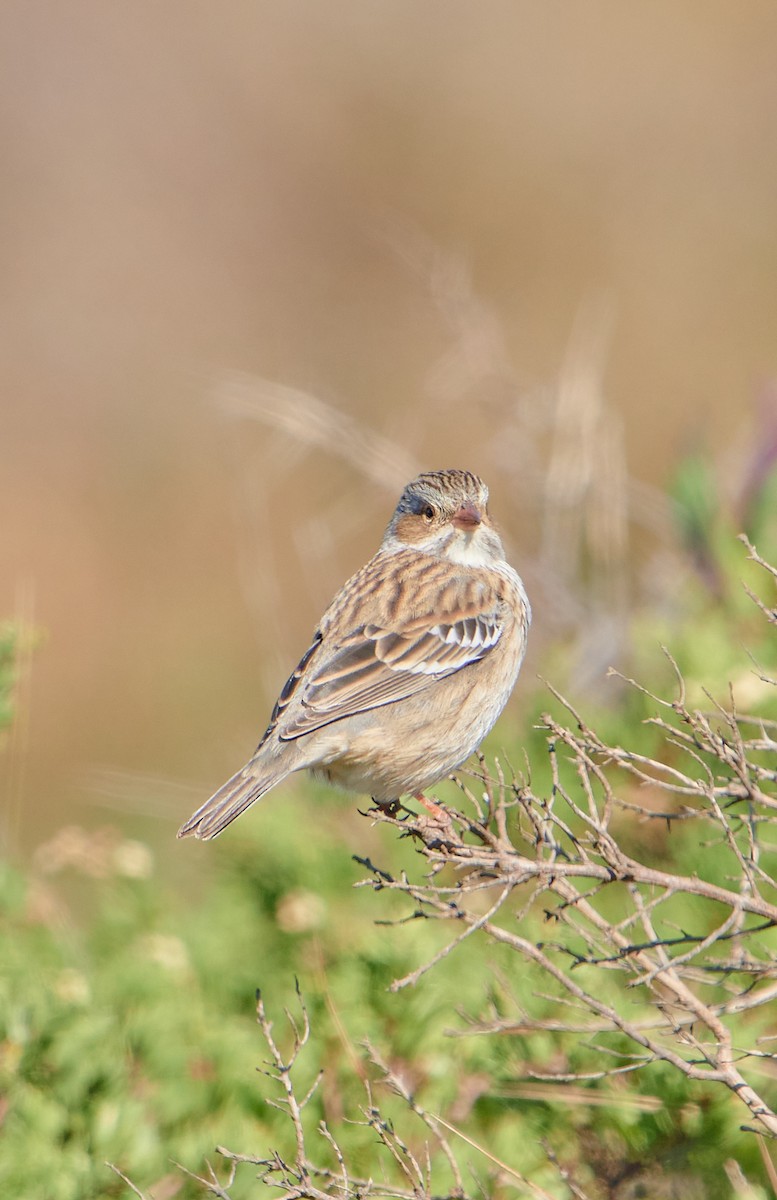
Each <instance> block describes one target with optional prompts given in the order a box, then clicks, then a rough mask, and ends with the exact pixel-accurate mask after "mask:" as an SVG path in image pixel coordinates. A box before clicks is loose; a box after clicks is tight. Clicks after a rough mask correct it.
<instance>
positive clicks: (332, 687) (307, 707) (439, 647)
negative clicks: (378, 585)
mask: <svg viewBox="0 0 777 1200" xmlns="http://www.w3.org/2000/svg"><path fill="white" fill-rule="evenodd" d="M501 635H502V623H501V620H500V613H499V610H498V609H497V608H494V609H493V610H492V611H490V612H481V613H477V614H476V615H472V614H471V613H469V614H467V615H466V616H461V617H460V618H458V619H453V618H451V619H450V620H449V621H440V620H439V619H437V618H436V617H431V616H430V617H427V618H418V619H416V620H415V621H414V622H413V623H412V625H411V626H409V627H408V628H406V629H405V630H404V631H403V632H401V633H399V632H397V631H396V630H393V629H388V628H385V627H383V626H381V625H378V624H374V623H372V624H367V625H363V626H361V627H360V628H358V629H355V630H354V631H353V632H352V633H350V634H349V635H348V636H347V637H345V638H344V639H343V640H342V641H341V642H340V644H339V645H338V646H337V647H336V648H335V649H334V651H333V652H331V653H330V655H329V656H328V657H326V658H323V656H322V660H321V662H316V661H309V662H308V667H307V670H306V671H305V678H304V680H301V681H300V680H299V676H297V679H296V680H295V683H294V687H293V689H292V692H293V700H294V703H293V704H292V703H289V704H288V708H287V710H286V711H285V712H278V713H277V715H276V714H273V715H274V717H276V719H277V725H278V736H279V737H280V739H281V740H282V741H293V740H294V739H295V738H298V737H302V736H303V735H304V734H306V733H312V732H313V731H314V730H316V729H321V728H322V727H323V726H325V725H329V724H331V723H332V722H333V721H340V720H342V719H343V718H345V717H351V716H354V715H355V714H356V713H361V712H367V711H368V710H369V709H372V708H379V707H381V706H382V705H385V704H394V703H396V701H398V700H404V699H405V698H406V697H408V696H412V695H414V694H416V693H417V692H420V691H422V690H424V689H425V688H428V687H431V686H432V685H433V684H434V683H435V682H436V681H438V680H440V679H444V678H446V676H448V675H452V674H454V673H455V672H456V671H461V670H463V669H464V668H465V667H467V666H469V665H470V664H471V663H474V662H478V661H479V660H480V659H482V658H484V657H485V655H486V654H488V653H489V651H491V650H492V649H493V648H494V646H495V645H496V644H497V642H498V641H499V639H500V637H501ZM296 674H297V673H296V672H295V675H296ZM292 679H294V676H292ZM290 683H291V681H290ZM298 683H301V686H298ZM290 699H291V698H290Z"/></svg>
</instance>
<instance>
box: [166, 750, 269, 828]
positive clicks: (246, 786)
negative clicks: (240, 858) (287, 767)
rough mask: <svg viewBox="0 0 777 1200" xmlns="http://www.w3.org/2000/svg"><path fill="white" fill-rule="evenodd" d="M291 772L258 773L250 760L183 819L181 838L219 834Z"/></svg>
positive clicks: (255, 765) (254, 764)
mask: <svg viewBox="0 0 777 1200" xmlns="http://www.w3.org/2000/svg"><path fill="white" fill-rule="evenodd" d="M288 774H289V772H288V771H277V770H276V771H273V772H270V773H268V772H267V771H265V772H263V773H261V774H259V773H258V772H257V764H256V763H248V764H247V765H246V766H245V767H243V769H242V770H241V771H238V772H237V774H236V775H233V776H232V778H231V779H228V780H227V782H226V783H225V784H224V785H223V787H220V788H219V790H218V791H217V792H215V793H214V794H213V795H212V796H211V798H210V800H206V801H205V803H204V804H203V805H202V806H201V807H200V808H198V809H197V811H196V813H194V814H193V815H192V816H191V817H189V820H188V821H185V822H184V824H183V825H182V826H181V828H180V829H179V830H178V837H179V838H183V837H191V836H192V835H194V837H197V838H201V839H202V841H204V842H208V841H210V839H211V838H214V837H217V836H218V834H220V833H221V832H222V830H224V829H226V827H227V825H229V824H231V822H232V821H234V819H235V817H239V816H240V814H241V813H242V812H245V810H246V809H247V808H249V807H250V805H252V804H253V803H254V801H255V800H259V799H260V798H261V797H262V796H263V795H264V794H265V792H269V790H270V788H272V787H275V785H276V783H280V781H281V780H282V779H285V778H286V776H287V775H288Z"/></svg>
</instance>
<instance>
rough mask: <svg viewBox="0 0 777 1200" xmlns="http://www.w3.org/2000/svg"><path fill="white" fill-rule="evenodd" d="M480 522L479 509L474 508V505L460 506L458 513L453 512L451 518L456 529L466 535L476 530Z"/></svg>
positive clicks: (481, 518) (480, 514)
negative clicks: (463, 531) (464, 532)
mask: <svg viewBox="0 0 777 1200" xmlns="http://www.w3.org/2000/svg"><path fill="white" fill-rule="evenodd" d="M482 520H483V514H482V513H481V512H480V509H478V508H475V505H474V504H462V506H461V508H460V509H459V510H458V512H455V513H454V514H453V517H452V521H453V524H454V525H455V526H456V528H457V529H463V530H465V531H466V532H468V533H471V532H472V530H473V529H477V527H478V525H479V524H480V523H481V521H482Z"/></svg>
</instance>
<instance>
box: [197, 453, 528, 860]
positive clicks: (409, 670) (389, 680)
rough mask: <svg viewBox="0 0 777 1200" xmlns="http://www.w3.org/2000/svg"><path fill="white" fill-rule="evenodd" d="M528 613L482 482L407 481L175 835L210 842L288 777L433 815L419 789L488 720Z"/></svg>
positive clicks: (504, 694)
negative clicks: (406, 799)
mask: <svg viewBox="0 0 777 1200" xmlns="http://www.w3.org/2000/svg"><path fill="white" fill-rule="evenodd" d="M530 620H531V608H530V606H529V601H528V599H527V597H526V592H525V591H524V587H523V584H522V582H521V580H520V577H519V576H518V574H517V572H516V571H514V570H513V568H512V567H511V566H510V565H509V563H508V562H506V560H505V556H504V550H503V548H502V543H501V541H500V539H499V535H498V533H497V532H496V529H495V528H494V525H493V524H492V521H491V518H490V516H489V512H488V488H487V487H486V485H485V484H484V483H483V481H482V480H481V479H479V478H478V476H477V475H473V474H471V472H469V471H456V470H449V471H429V472H426V473H425V474H422V475H419V476H418V478H417V479H414V480H413V481H412V482H411V483H409V484H408V485H407V487H406V488H405V490H404V492H403V493H402V495H401V497H400V500H399V503H398V504H397V507H396V510H395V512H394V515H393V517H392V518H391V521H390V522H389V525H388V528H387V529H386V532H385V535H384V537H383V541H382V543H381V546H380V549H379V550H378V552H377V554H375V556H374V557H373V558H371V559H370V561H369V562H368V563H367V564H366V566H364V567H362V569H361V570H360V571H357V572H356V574H355V575H353V576H352V577H351V579H349V580H348V582H347V583H346V584H345V585H344V586H343V587H342V588H341V589H340V591H339V592H338V593H337V595H336V596H335V598H334V600H333V601H332V603H331V604H330V605H329V608H328V609H327V610H326V612H325V613H324V615H323V617H322V618H321V621H320V623H319V626H318V629H317V630H316V632H315V634H314V636H313V641H312V642H311V644H310V646H309V648H308V649H307V650H306V651H305V653H304V654H303V656H302V658H301V659H300V661H299V664H298V665H297V667H296V669H295V670H294V672H293V673H292V674H291V675H290V676H289V678H288V680H287V681H286V684H285V685H284V687H283V690H282V691H281V694H280V696H279V697H278V700H277V702H276V705H275V707H274V709H273V711H272V715H271V717H270V723H269V725H268V726H267V729H266V731H265V733H264V736H263V737H262V740H261V741H260V743H259V745H258V747H257V749H256V752H255V754H254V755H253V757H252V758H251V759H250V760H249V761H248V762H247V763H246V765H245V766H244V767H243V768H242V770H240V771H238V772H237V774H236V775H233V776H232V778H231V779H230V780H228V781H227V783H225V784H224V786H223V787H221V788H219V790H218V791H217V792H216V793H215V795H213V796H211V798H210V800H207V801H206V802H205V804H203V805H202V807H201V808H198V809H197V812H196V813H194V815H193V816H191V817H190V818H189V820H188V821H187V822H186V823H185V824H184V825H182V826H181V828H180V829H179V831H178V837H188V836H189V835H190V834H194V835H195V837H198V838H203V839H205V840H208V839H210V838H214V837H216V835H217V834H219V833H221V831H222V830H223V829H225V828H226V827H227V825H229V824H230V822H231V821H234V819H235V817H238V816H240V814H241V813H242V812H244V811H245V809H247V808H248V807H249V805H251V804H253V803H254V801H255V800H258V799H259V798H260V797H261V796H263V795H264V794H265V792H269V790H270V788H273V787H275V785H276V784H278V783H280V782H281V780H282V779H285V778H286V776H287V775H290V774H291V773H292V772H293V771H304V770H309V771H312V772H313V774H314V775H316V776H318V777H320V778H323V779H325V780H327V781H328V782H329V783H333V784H337V785H339V786H341V787H344V788H347V789H348V790H350V791H353V792H360V793H362V794H366V795H369V796H371V797H372V799H373V800H374V801H375V803H376V804H378V805H379V806H380V807H389V806H391V805H393V804H395V803H396V802H397V801H398V800H399V798H400V797H401V796H404V795H413V796H414V797H415V798H416V799H418V800H420V801H422V802H424V803H425V804H427V807H430V808H431V809H432V810H433V811H434V807H435V806H434V805H433V803H432V802H430V801H428V800H427V798H426V797H425V796H424V795H423V792H424V789H426V788H428V787H430V786H432V785H433V784H435V783H437V782H439V780H441V779H443V778H444V777H445V776H446V775H449V774H450V772H451V771H452V770H453V769H454V768H455V767H457V766H459V765H460V764H461V763H462V762H464V760H465V759H466V758H468V757H469V755H470V754H471V753H472V752H473V750H475V749H476V748H477V746H478V745H479V744H480V742H481V741H482V740H483V738H484V737H485V735H486V734H487V733H488V731H489V729H490V728H491V726H492V725H493V724H494V722H495V721H496V719H497V717H498V716H499V714H500V712H501V711H502V709H503V708H504V706H505V704H506V703H507V700H508V698H509V696H510V693H511V692H512V690H513V687H514V685H515V681H516V679H517V677H518V671H519V670H520V666H521V662H522V660H523V656H524V651H525V649H526V637H527V634H528V630H529V622H530ZM437 811H439V810H437Z"/></svg>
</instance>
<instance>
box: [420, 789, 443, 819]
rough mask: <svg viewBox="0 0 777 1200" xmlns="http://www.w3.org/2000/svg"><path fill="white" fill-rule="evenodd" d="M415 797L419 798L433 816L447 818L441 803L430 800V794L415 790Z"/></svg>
mask: <svg viewBox="0 0 777 1200" xmlns="http://www.w3.org/2000/svg"><path fill="white" fill-rule="evenodd" d="M413 799H414V800H418V802H419V803H420V804H423V806H424V808H425V809H426V810H427V812H430V813H431V814H432V816H433V817H438V818H439V817H442V818H443V819H445V813H444V811H443V810H442V809H441V808H440V806H439V804H435V802H434V800H430V799H429V797H428V796H425V795H424V794H423V792H413Z"/></svg>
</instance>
